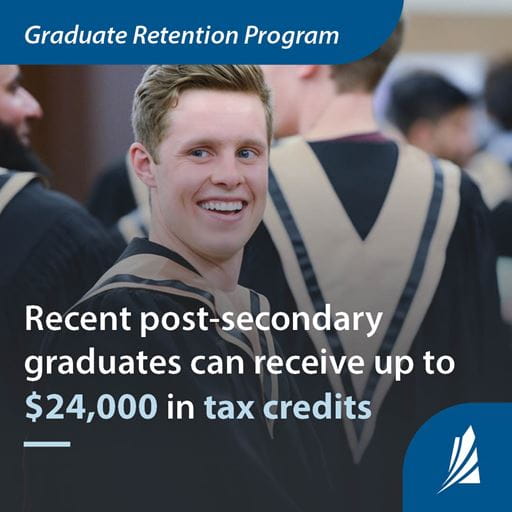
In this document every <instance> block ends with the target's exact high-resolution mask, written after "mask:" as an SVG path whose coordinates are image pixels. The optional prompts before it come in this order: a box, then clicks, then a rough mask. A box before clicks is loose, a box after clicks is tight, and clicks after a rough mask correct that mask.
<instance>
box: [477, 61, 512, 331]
mask: <svg viewBox="0 0 512 512" xmlns="http://www.w3.org/2000/svg"><path fill="white" fill-rule="evenodd" d="M484 102H485V107H486V110H487V113H488V115H489V117H490V119H491V121H492V122H493V123H494V125H495V128H496V130H495V131H494V133H493V134H492V135H491V137H490V139H489V141H488V142H487V144H486V145H485V147H484V148H483V150H482V151H480V152H479V153H478V154H476V155H475V157H474V158H473V159H472V160H471V162H470V164H469V165H468V167H467V170H468V172H469V173H470V174H471V176H472V178H473V179H474V180H475V181H476V182H477V183H478V184H479V186H480V190H481V191H482V196H483V198H484V200H485V202H486V204H487V206H488V207H489V209H490V210H491V226H492V230H493V235H494V240H495V242H496V248H497V251H498V254H499V255H500V256H502V258H500V259H499V262H498V277H499V284H500V292H501V297H502V311H503V316H504V318H505V319H506V320H507V322H508V323H509V324H512V259H511V257H512V56H508V57H504V58H501V59H498V60H496V61H495V62H493V63H492V64H491V65H490V67H489V69H488V72H487V75H486V79H485V86H484Z"/></svg>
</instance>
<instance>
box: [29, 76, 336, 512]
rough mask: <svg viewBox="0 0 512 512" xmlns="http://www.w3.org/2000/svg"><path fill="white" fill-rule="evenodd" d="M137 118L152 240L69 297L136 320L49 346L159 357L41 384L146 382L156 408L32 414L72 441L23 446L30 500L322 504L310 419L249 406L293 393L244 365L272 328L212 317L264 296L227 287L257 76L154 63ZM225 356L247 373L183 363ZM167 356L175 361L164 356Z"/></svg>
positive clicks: (76, 504) (236, 263)
mask: <svg viewBox="0 0 512 512" xmlns="http://www.w3.org/2000/svg"><path fill="white" fill-rule="evenodd" d="M133 126H134V131H135V137H136V142H135V143H134V144H133V145H132V147H131V150H130V155H131V160H132V164H133V166H134V168H135V170H136V172H137V174H138V176H139V177H140V178H141V180H142V181H143V182H144V183H145V184H146V185H147V187H148V189H149V193H150V198H151V229H150V235H149V239H135V240H134V241H133V242H132V243H131V244H130V245H129V246H128V248H127V249H126V251H125V252H124V254H123V255H122V256H121V258H120V260H119V261H118V262H117V263H116V265H114V267H112V268H111V269H110V270H109V271H108V272H107V273H106V274H105V275H104V276H103V277H102V278H101V279H100V280H99V282H98V283H97V284H96V286H95V287H93V288H92V289H91V291H90V292H89V293H88V294H86V296H85V297H84V298H83V299H82V301H81V302H80V303H79V304H78V305H77V306H76V308H74V309H76V311H78V312H86V311H91V312H96V313H98V312H101V311H113V312H118V313H119V312H121V311H122V309H123V308H126V309H127V310H128V311H129V312H130V313H131V314H132V319H133V322H132V325H131V326H132V331H131V332H126V331H125V332H122V331H112V332H109V333H108V334H107V333H104V332H80V333H72V332H65V333H61V334H59V335H58V336H55V337H53V338H50V339H49V340H48V342H47V344H46V347H45V350H44V354H45V355H57V356H59V355H62V354H72V355H73V356H74V357H75V358H76V357H78V356H80V355H81V354H86V353H87V352H88V350H90V347H94V349H95V351H96V354H97V355H108V356H114V357H117V358H120V357H123V356H124V357H126V356H128V357H132V358H134V357H136V356H139V357H141V356H140V354H141V351H142V352H143V356H144V357H145V358H151V360H153V361H155V360H159V361H160V366H159V367H158V368H155V367H152V368H153V369H152V370H151V369H150V370H147V368H145V369H144V370H141V369H140V367H138V369H136V370H135V371H133V372H123V373H124V374H123V375H120V374H119V373H117V375H113V374H110V375H99V374H96V375H94V376H90V377H87V376H70V375H67V376H58V375H52V376H50V377H49V378H48V379H46V382H45V385H44V389H43V392H44V393H45V394H46V393H55V392H58V393H62V394H65V395H66V397H70V396H72V395H73V394H74V393H77V392H79V393H84V395H85V397H86V398H85V399H86V400H87V403H92V404H94V403H96V399H97V398H98V396H99V395H101V394H104V393H109V394H112V395H113V396H115V397H116V398H117V397H119V396H120V395H122V394H126V393H130V394H133V395H134V396H136V397H140V396H141V395H144V394H148V393H149V394H151V395H153V396H155V397H156V399H157V402H158V404H159V409H158V414H157V416H156V417H155V418H153V419H151V420H142V419H139V420H136V419H134V420H131V421H125V420H122V419H120V418H119V416H118V415H116V416H114V418H112V419H110V420H109V421H102V420H98V421H93V422H92V423H91V424H90V425H87V424H85V422H83V421H76V420H75V421H73V420H72V419H69V420H67V421H65V420H63V421H59V422H46V423H44V422H43V423H41V425H39V424H37V425H36V427H37V428H36V430H35V431H34V433H33V434H32V435H31V439H37V440H57V439H58V440H70V441H71V443H72V446H71V448H69V449H66V450H59V451H55V450H48V449H39V450H33V449H27V450H26V462H27V464H26V466H27V494H26V507H25V510H27V511H28V510H30V511H43V510H44V511H46V510H52V511H53V512H58V511H62V512H64V511H65V512H76V511H91V510H95V511H111V510H123V511H132V510H133V511H140V510H165V509H169V510H171V509H172V510H187V511H196V510H197V511H198V510H205V509H209V510H237V511H239V510H254V511H261V510H271V511H273V510H279V511H287V510H290V511H291V510H293V511H295V510H313V508H314V507H315V506H317V505H318V506H319V507H320V509H322V510H325V508H326V506H327V505H326V503H327V502H328V501H329V499H330V484H329V476H328V474H327V473H326V472H325V470H324V463H323V457H322V455H321V452H320V450H319V446H318V444H317V441H316V437H315V436H314V434H313V432H312V431H311V430H310V427H309V426H308V424H307V423H306V422H298V421H286V422H284V421H283V422H272V421H270V420H267V419H266V418H265V417H264V416H263V415H262V414H261V412H260V411H261V409H262V407H261V405H262V403H263V402H264V401H266V400H268V399H271V398H272V399H280V400H283V399H291V398H293V396H294V392H293V389H292V385H291V384H290V382H289V381H288V380H287V379H286V378H284V377H279V378H278V377H277V376H276V375H274V376H271V375H267V374H264V375H256V374H255V373H254V372H253V371H251V367H253V363H252V362H253V359H254V358H255V356H256V355H259V354H263V355H272V354H274V353H275V352H276V350H277V349H276V346H275V345H274V342H273V340H272V338H271V336H270V335H269V333H268V332H264V331H257V330H252V331H249V332H242V331H237V330H230V331H226V330H223V329H222V323H220V321H219V319H220V317H221V315H222V313H223V312H227V311H232V312H235V313H237V312H239V311H249V312H251V313H253V314H257V313H258V312H259V311H260V310H261V309H267V308H268V304H267V301H266V299H264V298H263V297H262V296H259V295H258V294H256V293H254V292H252V291H250V290H248V289H245V288H241V287H239V286H237V280H238V274H239V269H240V265H241V259H242V254H243V247H244V244H245V243H246V242H247V240H248V239H249V238H250V236H251V235H252V233H253V232H254V230H255V229H256V227H257V225H258V223H259V222H260V220H261V217H262V215H263V210H264V207H265V197H266V186H267V170H268V147H269V141H270V138H271V126H272V115H271V109H270V105H269V93H268V90H267V88H266V85H265V83H264V81H263V75H262V73H261V71H260V69H259V68H258V67H256V66H152V67H150V68H149V69H148V70H147V72H146V73H145V75H144V77H143V79H142V82H141V84H140V85H139V87H138V89H137V91H136V94H135V100H134V107H133ZM201 311H202V314H203V315H205V314H207V315H208V318H207V320H206V326H205V328H202V327H200V326H199V325H198V324H196V328H195V329H193V330H190V329H188V328H185V327H183V328H182V329H176V330H173V331H169V330H167V329H164V328H157V327H156V326H155V327H154V329H153V328H152V329H150V332H149V333H148V335H147V337H145V338H144V339H141V337H140V335H139V330H140V325H139V323H138V322H137V318H139V317H140V315H141V314H156V315H157V317H160V318H162V317H163V315H166V314H167V315H169V314H172V315H176V317H178V318H181V319H184V318H185V315H190V314H192V315H193V316H194V318H195V320H196V321H198V318H199V315H200V314H201ZM195 315H197V316H195ZM209 319H214V321H213V322H209ZM182 325H184V324H182ZM227 356H237V358H238V360H241V361H243V365H244V368H245V371H244V372H240V371H235V372H233V373H228V372H224V373H217V374H203V375H199V372H195V373H194V372H193V371H192V370H191V365H192V361H193V360H194V358H197V357H199V358H201V357H204V358H205V359H206V360H209V359H212V358H217V360H219V359H221V360H225V359H226V357H227ZM176 357H179V365H180V371H176V370H175V366H173V365H170V363H169V362H170V361H171V359H172V358H176ZM196 361H197V359H196ZM150 366H151V365H150ZM118 371H119V368H118ZM126 373H129V374H126ZM208 397H210V399H208ZM180 400H184V401H189V402H190V403H191V405H187V407H185V413H184V416H183V418H179V417H178V416H177V415H176V414H175V413H174V412H173V413H172V414H171V413H170V411H171V410H173V409H172V407H171V406H170V405H168V402H169V403H177V402H178V401H180ZM205 400H209V402H210V403H211V402H212V400H214V401H218V400H224V401H227V402H230V403H232V404H233V407H234V408H235V411H236V412H235V414H234V416H235V417H239V418H240V419H235V418H232V415H230V414H228V413H227V412H226V413H225V415H224V419H221V418H222V416H221V417H217V419H213V416H215V415H216V414H217V412H218V411H216V410H208V411H205V410H204V407H203V402H204V401H205ZM240 404H244V407H243V408H242V407H241V406H240ZM190 407H192V410H193V414H192V413H191V409H190ZM227 408H228V409H229V407H228V406H227ZM242 409H243V411H244V412H243V413H242ZM246 410H248V411H250V413H247V414H246V412H245V411H246ZM219 414H220V413H219ZM226 415H227V416H229V417H230V419H226ZM192 416H193V417H192ZM170 417H173V418H174V419H169V418H170Z"/></svg>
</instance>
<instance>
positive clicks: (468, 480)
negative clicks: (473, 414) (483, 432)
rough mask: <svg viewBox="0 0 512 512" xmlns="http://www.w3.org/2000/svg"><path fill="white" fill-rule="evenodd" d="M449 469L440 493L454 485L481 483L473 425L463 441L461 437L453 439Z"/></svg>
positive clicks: (463, 437)
mask: <svg viewBox="0 0 512 512" xmlns="http://www.w3.org/2000/svg"><path fill="white" fill-rule="evenodd" d="M448 471H449V473H448V476H447V477H446V480H445V481H444V482H443V486H442V487H441V489H440V490H439V492H438V494H441V493H442V492H443V491H446V489H448V488H449V487H451V486H452V485H456V484H479V483H480V470H479V468H478V451H477V447H476V443H475V432H474V431H473V427H472V426H471V425H470V426H469V427H468V429H467V430H466V432H465V433H464V435H463V436H462V441H461V439H460V437H456V438H455V440H454V441H453V449H452V456H451V458H450V467H449V468H448Z"/></svg>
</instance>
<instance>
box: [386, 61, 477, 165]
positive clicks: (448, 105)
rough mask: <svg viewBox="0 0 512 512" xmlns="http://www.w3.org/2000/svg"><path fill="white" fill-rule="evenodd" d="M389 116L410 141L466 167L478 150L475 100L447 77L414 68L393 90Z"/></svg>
mask: <svg viewBox="0 0 512 512" xmlns="http://www.w3.org/2000/svg"><path fill="white" fill-rule="evenodd" d="M388 117H389V119H390V121H391V122H392V123H393V124H394V125H395V126H396V127H397V128H398V129H399V130H400V132H401V133H402V134H403V136H404V137H405V139H406V140H407V142H409V143H410V144H412V145H413V146H416V147H418V148H420V149H422V150H423V151H425V152H427V153H430V154H431V155H435V156H437V157H438V158H443V159H445V160H450V161H452V162H454V163H455V164H457V165H459V166H464V165H465V164H466V163H467V162H468V160H469V158H470V157H471V156H472V155H473V153H474V152H475V151H476V140H475V136H474V133H473V116H472V99H471V97H470V96H469V95H468V94H466V93H465V92H464V91H462V90H461V89H459V88H458V87H456V86H455V85H453V84H452V83H450V82H449V81H448V80H447V79H445V78H444V77H443V76H441V75H439V74H437V73H433V72H428V71H414V72H411V73H408V74H406V75H405V76H403V77H401V78H398V79H397V80H396V81H395V82H394V83H393V84H392V85H391V90H390V99H389V105H388Z"/></svg>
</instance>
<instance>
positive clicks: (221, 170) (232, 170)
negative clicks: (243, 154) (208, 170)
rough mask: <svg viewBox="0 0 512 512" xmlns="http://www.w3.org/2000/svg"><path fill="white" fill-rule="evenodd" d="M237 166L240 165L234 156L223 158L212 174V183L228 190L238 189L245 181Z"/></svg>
mask: <svg viewBox="0 0 512 512" xmlns="http://www.w3.org/2000/svg"><path fill="white" fill-rule="evenodd" d="M239 166H240V163H239V162H238V161H237V159H236V157H235V156H232V157H231V156H230V157H226V158H223V159H222V161H219V162H218V164H217V166H216V168H215V170H214V171H213V172H212V175H211V181H212V183H213V184H214V185H219V186H223V187H226V188H228V189H233V188H236V187H238V186H239V185H241V184H242V183H243V182H244V181H245V178H244V176H243V174H242V172H241V170H240V168H239Z"/></svg>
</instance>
